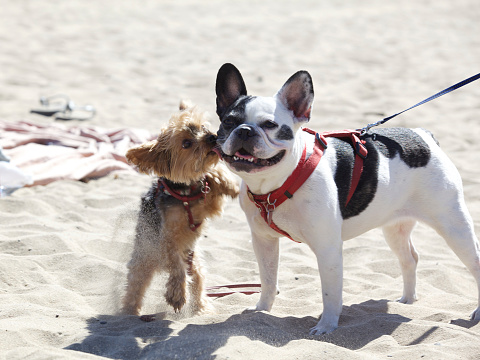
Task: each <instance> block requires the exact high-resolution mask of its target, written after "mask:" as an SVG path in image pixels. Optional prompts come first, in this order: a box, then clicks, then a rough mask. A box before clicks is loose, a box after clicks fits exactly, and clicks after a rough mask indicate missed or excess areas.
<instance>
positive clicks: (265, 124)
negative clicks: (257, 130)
mask: <svg viewBox="0 0 480 360" xmlns="http://www.w3.org/2000/svg"><path fill="white" fill-rule="evenodd" d="M262 127H263V128H265V129H275V128H277V127H278V124H277V123H276V122H275V121H272V120H267V121H265V122H263V123H262Z"/></svg>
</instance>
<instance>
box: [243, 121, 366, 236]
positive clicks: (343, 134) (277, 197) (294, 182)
mask: <svg viewBox="0 0 480 360" xmlns="http://www.w3.org/2000/svg"><path fill="white" fill-rule="evenodd" d="M302 130H303V131H306V132H308V133H309V134H312V135H315V145H314V147H313V153H312V154H311V155H310V156H309V157H308V159H307V158H306V157H307V148H306V147H305V148H304V149H303V153H302V156H301V157H300V161H299V162H298V165H297V167H296V168H295V170H294V171H293V173H292V174H291V175H290V176H289V177H288V179H287V180H286V181H285V182H284V183H283V185H282V186H281V187H279V188H278V189H276V190H273V191H272V192H271V193H268V194H264V195H256V194H254V193H252V192H251V191H250V189H248V187H247V194H248V198H249V199H250V200H251V201H252V202H253V203H254V204H255V205H256V206H257V208H258V209H259V210H260V214H261V216H262V218H263V219H264V220H265V222H266V223H267V224H268V226H270V227H271V228H272V229H273V230H275V231H276V232H278V233H280V234H281V235H283V236H286V237H288V238H289V239H290V240H293V241H295V242H298V241H296V240H294V239H293V238H292V237H291V236H290V235H289V234H288V233H287V232H286V231H283V230H282V229H280V228H279V227H278V226H277V225H276V224H275V223H274V222H273V221H272V215H273V212H274V211H275V209H276V208H277V206H280V205H281V204H283V202H285V200H287V199H290V198H291V197H292V196H293V194H294V193H295V192H296V191H297V190H298V189H299V188H300V187H301V186H302V185H303V183H304V182H305V181H306V180H307V179H308V178H309V176H310V175H311V174H312V173H313V171H314V170H315V168H316V167H317V165H318V163H319V162H320V159H321V158H322V155H323V152H324V150H325V149H326V148H327V141H326V139H325V138H326V137H336V138H349V140H350V141H351V142H352V145H353V148H354V150H355V163H354V166H353V173H352V181H351V184H350V190H349V193H348V196H347V201H346V203H345V206H347V205H348V203H349V201H350V199H351V198H352V196H353V194H354V193H355V190H356V188H357V185H358V183H359V181H360V177H361V175H362V172H363V161H364V160H365V158H366V157H367V153H368V152H367V148H366V147H365V141H363V140H360V138H359V135H360V132H359V131H354V130H343V131H331V132H324V133H321V134H319V133H317V132H316V131H314V130H311V129H308V128H303V129H302Z"/></svg>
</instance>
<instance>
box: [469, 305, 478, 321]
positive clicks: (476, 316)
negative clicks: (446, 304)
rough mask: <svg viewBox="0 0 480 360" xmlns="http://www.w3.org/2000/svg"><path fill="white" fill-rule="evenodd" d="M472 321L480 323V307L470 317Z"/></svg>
mask: <svg viewBox="0 0 480 360" xmlns="http://www.w3.org/2000/svg"><path fill="white" fill-rule="evenodd" d="M470 320H474V321H480V306H479V307H478V308H476V309H475V311H474V312H473V313H472V315H470Z"/></svg>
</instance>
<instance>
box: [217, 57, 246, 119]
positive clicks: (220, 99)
mask: <svg viewBox="0 0 480 360" xmlns="http://www.w3.org/2000/svg"><path fill="white" fill-rule="evenodd" d="M215 92H216V93H217V114H218V116H219V117H220V118H222V116H223V115H224V114H225V111H226V110H227V109H228V107H229V106H230V105H232V104H233V103H234V102H235V100H237V99H238V98H239V97H240V96H242V95H247V88H246V87H245V82H244V81H243V78H242V75H241V74H240V71H238V69H237V68H236V67H235V66H233V65H232V64H228V63H227V64H224V65H223V66H222V67H221V68H220V70H218V74H217V83H216V85H215Z"/></svg>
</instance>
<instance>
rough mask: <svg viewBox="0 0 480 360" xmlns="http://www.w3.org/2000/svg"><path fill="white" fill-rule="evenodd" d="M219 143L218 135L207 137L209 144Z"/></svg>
mask: <svg viewBox="0 0 480 360" xmlns="http://www.w3.org/2000/svg"><path fill="white" fill-rule="evenodd" d="M216 142H217V136H216V135H209V136H207V144H215V143H216Z"/></svg>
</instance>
